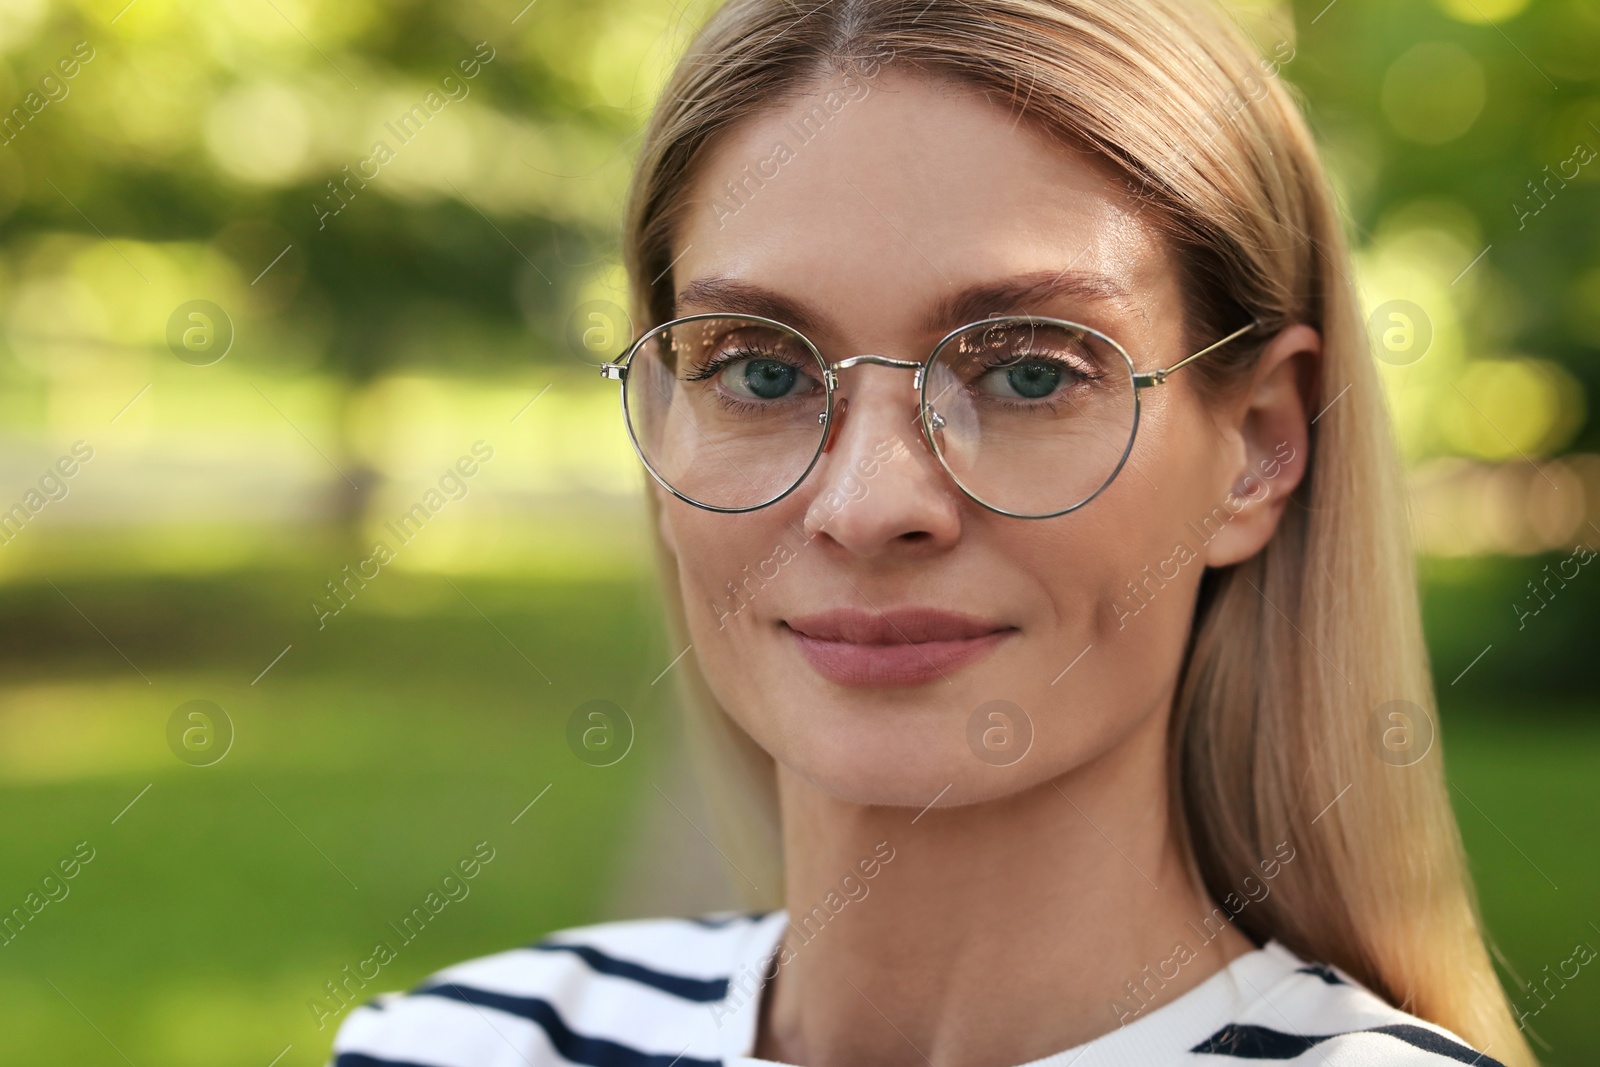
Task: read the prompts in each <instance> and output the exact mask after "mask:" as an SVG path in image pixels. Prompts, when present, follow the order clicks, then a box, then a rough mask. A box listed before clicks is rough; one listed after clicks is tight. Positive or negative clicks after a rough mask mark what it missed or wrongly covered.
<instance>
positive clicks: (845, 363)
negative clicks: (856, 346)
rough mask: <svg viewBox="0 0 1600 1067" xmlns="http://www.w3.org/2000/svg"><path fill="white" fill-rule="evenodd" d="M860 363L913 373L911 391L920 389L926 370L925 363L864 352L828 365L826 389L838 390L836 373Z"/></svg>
mask: <svg viewBox="0 0 1600 1067" xmlns="http://www.w3.org/2000/svg"><path fill="white" fill-rule="evenodd" d="M861 363H876V364H877V365H878V366H880V367H899V368H901V369H902V370H909V371H914V372H915V374H913V375H912V378H911V388H913V389H921V388H922V374H923V372H924V371H925V370H927V364H926V363H920V362H918V361H916V360H911V359H894V358H892V357H890V356H880V355H877V354H876V353H872V352H866V353H863V354H862V355H859V356H848V357H846V358H844V359H841V360H839V361H838V362H836V363H829V364H828V366H827V371H826V373H827V378H828V388H829V389H837V388H839V375H838V374H837V373H835V372H836V371H842V370H844V369H845V368H846V367H854V366H856V365H857V364H861Z"/></svg>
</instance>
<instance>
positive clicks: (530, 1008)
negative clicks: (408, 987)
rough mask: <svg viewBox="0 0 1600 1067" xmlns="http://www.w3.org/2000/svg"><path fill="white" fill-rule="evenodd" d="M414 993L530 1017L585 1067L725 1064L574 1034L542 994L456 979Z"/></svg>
mask: <svg viewBox="0 0 1600 1067" xmlns="http://www.w3.org/2000/svg"><path fill="white" fill-rule="evenodd" d="M411 995H412V996H418V997H444V998H445V999H447V1000H458V1001H460V1002H461V1003H463V1004H472V1005H475V1006H477V1007H480V1008H492V1009H494V1010H495V1011H503V1012H505V1013H506V1014H508V1015H515V1016H516V1017H517V1018H519V1019H527V1020H528V1021H530V1022H532V1023H533V1024H534V1025H535V1026H537V1027H539V1029H541V1030H543V1031H544V1033H545V1036H546V1037H548V1038H549V1039H550V1044H552V1045H554V1046H555V1050H556V1051H557V1052H558V1053H560V1054H561V1057H562V1058H563V1059H566V1060H570V1061H571V1062H573V1063H581V1064H585V1065H586V1067H673V1065H674V1064H677V1065H678V1067H722V1061H721V1060H696V1059H691V1058H689V1057H688V1056H669V1055H662V1054H657V1053H652V1052H640V1051H639V1050H638V1049H636V1048H629V1047H628V1046H627V1045H619V1044H618V1043H617V1042H615V1041H607V1040H606V1039H605V1038H603V1037H585V1036H584V1035H582V1034H576V1033H573V1032H572V1030H571V1029H570V1028H569V1027H568V1026H567V1024H566V1022H565V1021H563V1020H562V1018H561V1016H560V1015H559V1014H557V1012H556V1009H555V1007H554V1006H552V1005H551V1004H550V1002H549V1001H546V1000H542V999H540V998H539V997H517V996H511V995H510V994H507V993H492V992H490V991H489V990H487V989H474V988H473V987H471V986H463V985H460V984H458V983H456V982H446V983H444V984H442V985H432V986H424V987H423V988H421V989H418V990H416V991H415V992H414V993H412V994H411Z"/></svg>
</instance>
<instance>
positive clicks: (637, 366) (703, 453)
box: [622, 315, 828, 511]
mask: <svg viewBox="0 0 1600 1067" xmlns="http://www.w3.org/2000/svg"><path fill="white" fill-rule="evenodd" d="M825 371H826V368H825V367H824V365H823V362H822V357H821V356H820V355H819V354H818V353H817V350H816V349H815V348H814V347H812V345H811V342H809V341H807V340H806V339H805V338H804V337H802V336H801V335H800V334H798V333H796V332H795V331H794V330H791V329H789V328H788V327H786V326H783V325H781V324H779V323H776V322H773V321H771V320H768V319H761V318H755V317H750V316H741V315H715V316H700V317H695V318H691V319H687V320H682V321H679V322H676V323H668V324H666V325H664V326H659V327H657V328H656V329H655V330H653V331H651V332H650V333H649V334H647V335H645V337H643V338H642V339H641V340H640V341H639V343H638V345H637V346H636V347H635V349H634V352H633V355H632V357H631V358H630V359H629V361H628V372H627V377H626V378H625V379H624V380H623V390H622V393H623V403H624V405H625V407H626V411H627V416H628V431H629V433H631V434H632V435H633V440H634V444H635V445H636V446H637V448H638V449H639V455H640V457H641V458H642V459H643V460H644V462H645V464H646V466H648V467H649V468H650V470H651V471H652V472H653V473H654V474H655V476H656V477H657V478H659V479H660V480H661V481H662V482H664V483H665V484H666V485H667V486H668V487H669V488H671V489H672V490H673V491H674V492H676V493H678V494H679V495H680V496H684V497H687V498H688V499H690V500H692V501H694V502H695V503H697V504H701V505H704V506H705V507H709V508H716V509H721V510H726V511H740V510H745V509H749V508H756V507H760V506H761V505H763V504H769V503H771V502H772V501H774V500H776V499H777V498H779V497H781V496H783V495H784V494H785V493H787V492H789V491H790V490H791V489H793V488H794V487H795V486H796V485H797V484H799V482H800V480H801V479H802V478H803V477H805V474H806V472H807V471H808V470H810V469H811V465H812V464H813V463H814V462H815V461H816V458H817V455H818V454H819V453H820V452H821V450H822V441H823V434H824V426H823V423H822V415H823V413H824V412H825V411H826V410H827V406H828V401H827V390H826V388H825V387H824V385H823V381H824V374H825Z"/></svg>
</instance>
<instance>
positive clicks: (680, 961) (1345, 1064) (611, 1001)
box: [329, 911, 1500, 1067]
mask: <svg viewBox="0 0 1600 1067" xmlns="http://www.w3.org/2000/svg"><path fill="white" fill-rule="evenodd" d="M787 922H788V918H787V915H786V914H785V913H784V912H782V911H775V912H770V913H767V914H764V915H759V914H758V915H739V914H723V915H717V916H710V917H706V918H700V919H647V920H636V921H629V922H613V923H603V924H600V925H596V926H586V927H580V928H576V929H571V930H564V931H561V932H559V933H556V934H553V935H551V936H550V937H547V938H545V939H544V940H542V941H539V942H537V943H535V944H532V945H528V946H526V947H524V948H516V949H511V950H510V951H508V952H500V953H496V954H495V955H492V956H484V957H482V958H480V959H476V960H471V961H468V962H466V963H461V964H457V965H455V966H453V967H448V968H446V969H445V970H442V971H440V972H438V973H437V974H435V975H433V976H432V977H430V978H429V979H428V980H427V981H425V982H423V983H422V984H421V985H420V986H418V987H417V988H416V989H413V990H412V991H411V992H409V993H387V994H382V995H380V996H378V997H376V998H374V999H373V1000H371V1001H369V1002H368V1003H366V1004H363V1005H361V1006H360V1007H358V1008H356V1009H354V1010H353V1011H352V1013H351V1014H350V1016H349V1017H348V1018H346V1020H345V1021H344V1023H343V1025H342V1026H341V1027H340V1028H339V1032H338V1035H337V1036H336V1038H335V1040H334V1046H333V1055H332V1058H331V1059H330V1061H329V1064H330V1067H547V1065H548V1067H565V1065H568V1064H585V1065H588V1067H716V1065H719V1064H723V1065H727V1067H773V1065H772V1061H769V1060H760V1059H756V1058H754V1055H753V1053H754V1048H755V1039H756V1021H757V1014H758V1008H759V1003H760V987H761V974H762V972H763V970H765V971H766V973H767V974H768V975H769V976H770V974H771V973H772V971H773V967H772V964H773V963H775V962H776V960H775V959H774V953H775V952H776V950H777V948H778V942H779V938H780V937H781V935H782V934H783V930H784V927H785V925H786V924H787ZM819 936H820V935H819ZM1243 1061H1268V1062H1273V1063H1281V1064H1294V1065H1302V1067H1312V1065H1315V1067H1375V1065H1382V1067H1446V1065H1449V1064H1470V1065H1474V1067H1500V1065H1499V1064H1498V1063H1497V1061H1495V1060H1493V1059H1490V1058H1489V1057H1488V1056H1486V1055H1483V1054H1481V1053H1478V1052H1475V1051H1474V1050H1472V1049H1471V1048H1469V1047H1468V1046H1467V1044H1466V1042H1464V1041H1462V1040H1461V1039H1460V1038H1459V1037H1456V1036H1455V1035H1454V1034H1452V1033H1450V1032H1449V1031H1448V1030H1445V1029H1443V1028H1442V1027H1439V1026H1435V1025H1434V1024H1432V1023H1429V1022H1424V1021H1423V1020H1421V1019H1418V1018H1416V1017H1414V1016H1411V1015H1408V1014H1406V1013H1405V1012H1403V1011H1400V1010H1399V1009H1397V1008H1393V1007H1391V1006H1390V1005H1388V1004H1387V1003H1385V1002H1384V1001H1383V1000H1381V999H1379V998H1378V997H1377V996H1375V995H1374V994H1372V993H1370V992H1368V991H1367V990H1366V989H1364V988H1362V987H1361V986H1360V985H1358V984H1357V983H1356V982H1355V981H1353V980H1352V979H1351V978H1350V977H1349V976H1348V975H1346V974H1344V973H1343V972H1342V971H1339V970H1338V969H1336V968H1333V967H1329V966H1325V965H1322V964H1314V963H1308V962H1307V961H1306V960H1303V959H1301V958H1300V957H1299V956H1297V955H1296V954H1295V953H1293V952H1291V951H1290V950H1289V949H1287V948H1285V947H1284V946H1283V945H1281V944H1279V943H1278V942H1276V941H1269V942H1268V943H1267V944H1266V945H1265V946H1264V947H1262V948H1259V949H1256V950H1254V951H1252V952H1247V953H1245V954H1244V955H1242V956H1239V957H1237V958H1235V959H1234V960H1233V961H1232V962H1231V963H1230V964H1228V966H1227V967H1226V968H1224V969H1223V970H1221V971H1218V972H1217V973H1216V974H1214V975H1212V976H1211V977H1210V978H1207V979H1206V980H1205V981H1204V982H1202V983H1201V984H1200V985H1198V986H1196V987H1194V988H1193V989H1191V990H1189V991H1188V992H1186V993H1184V994H1182V995H1181V996H1179V997H1176V998H1175V999H1173V1000H1171V1001H1170V1002H1168V1003H1165V1004H1162V1005H1159V1006H1152V1007H1150V1008H1149V1010H1147V1011H1142V1012H1140V1013H1139V1014H1138V1015H1137V1017H1134V1018H1132V1019H1131V1020H1129V1019H1125V1020H1124V1024H1123V1025H1122V1026H1120V1027H1118V1028H1116V1029H1114V1030H1111V1031H1110V1032H1109V1033H1106V1034H1103V1035H1101V1036H1100V1037H1097V1038H1095V1039H1094V1040H1092V1041H1089V1042H1087V1043H1086V1044H1083V1045H1079V1046H1077V1047H1076V1048H1071V1049H1066V1050H1064V1051H1062V1052H1058V1053H1055V1054H1053V1055H1050V1056H1046V1057H1044V1058H1043V1059H1038V1060H1034V1061H1032V1062H1031V1063H1028V1064H1026V1065H1024V1067H1068V1065H1069V1064H1070V1065H1071V1067H1135V1065H1137V1067H1153V1065H1167V1064H1170V1065H1173V1067H1177V1065H1188V1067H1200V1065H1207V1067H1227V1064H1229V1063H1230V1062H1232V1063H1238V1064H1242V1063H1243Z"/></svg>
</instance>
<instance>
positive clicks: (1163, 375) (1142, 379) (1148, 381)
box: [1133, 319, 1261, 386]
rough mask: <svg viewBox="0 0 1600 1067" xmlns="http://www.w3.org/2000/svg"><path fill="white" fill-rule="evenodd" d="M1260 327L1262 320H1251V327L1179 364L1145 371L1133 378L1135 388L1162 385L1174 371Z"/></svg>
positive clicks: (1238, 331)
mask: <svg viewBox="0 0 1600 1067" xmlns="http://www.w3.org/2000/svg"><path fill="white" fill-rule="evenodd" d="M1260 325H1261V320H1260V319H1251V320H1250V325H1248V326H1241V327H1239V328H1238V329H1237V330H1234V331H1233V332H1232V333H1230V334H1229V335H1228V336H1226V337H1224V338H1222V340H1220V341H1215V342H1213V343H1212V344H1209V345H1207V346H1206V347H1204V348H1202V349H1201V350H1200V351H1198V352H1196V353H1195V354H1194V355H1192V356H1185V357H1184V358H1182V359H1180V360H1178V362H1176V363H1174V364H1173V365H1172V366H1170V367H1164V368H1161V369H1159V370H1153V371H1145V372H1144V373H1142V374H1135V375H1134V376H1133V383H1134V385H1135V386H1146V385H1160V384H1161V383H1162V382H1164V381H1166V380H1167V375H1169V374H1171V373H1172V372H1173V371H1175V370H1177V369H1178V368H1179V367H1182V366H1184V365H1185V364H1187V363H1192V362H1194V361H1195V360H1197V359H1199V358H1200V357H1201V356H1203V355H1205V354H1206V353H1207V352H1212V351H1215V350H1216V349H1218V348H1221V347H1222V346H1223V345H1225V344H1227V343H1228V342H1229V341H1232V340H1233V339H1234V338H1236V337H1242V336H1244V335H1245V334H1247V333H1249V332H1250V331H1251V330H1254V329H1256V328H1257V327H1259V326H1260Z"/></svg>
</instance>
